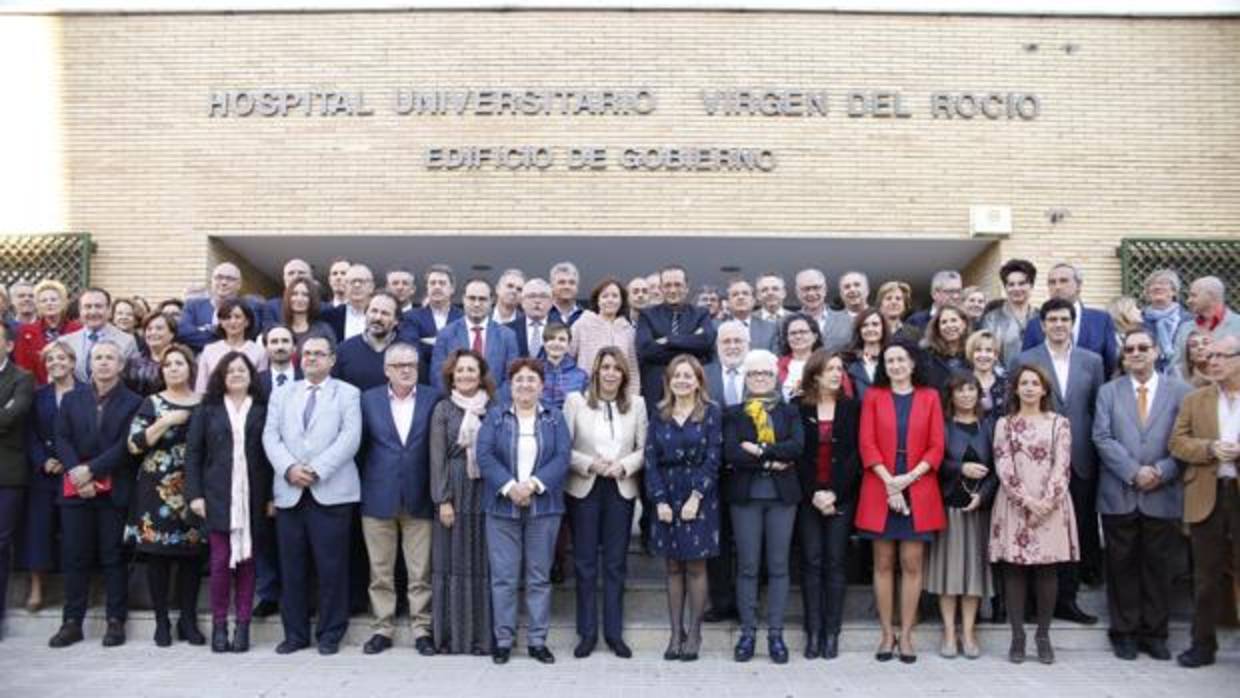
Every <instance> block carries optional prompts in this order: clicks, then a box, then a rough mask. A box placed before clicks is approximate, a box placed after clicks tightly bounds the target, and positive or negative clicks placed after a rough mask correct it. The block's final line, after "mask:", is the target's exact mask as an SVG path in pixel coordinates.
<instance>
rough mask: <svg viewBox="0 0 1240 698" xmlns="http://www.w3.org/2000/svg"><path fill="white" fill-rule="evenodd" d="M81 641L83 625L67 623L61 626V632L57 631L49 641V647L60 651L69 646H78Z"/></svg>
mask: <svg viewBox="0 0 1240 698" xmlns="http://www.w3.org/2000/svg"><path fill="white" fill-rule="evenodd" d="M81 641H82V624H81V623H74V622H73V621H65V623H63V624H62V625H61V626H60V630H57V631H56V634H55V635H53V636H52V638H51V639H50V640H48V641H47V646H48V647H52V648H56V649H59V648H61V647H68V646H69V645H76V644H77V643H79V642H81Z"/></svg>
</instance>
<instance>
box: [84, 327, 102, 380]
mask: <svg viewBox="0 0 1240 698" xmlns="http://www.w3.org/2000/svg"><path fill="white" fill-rule="evenodd" d="M98 341H99V331H98V330H91V331H90V332H87V333H86V375H87V376H90V373H91V366H90V353H91V352H92V351H94V349H95V343H96V342H98Z"/></svg>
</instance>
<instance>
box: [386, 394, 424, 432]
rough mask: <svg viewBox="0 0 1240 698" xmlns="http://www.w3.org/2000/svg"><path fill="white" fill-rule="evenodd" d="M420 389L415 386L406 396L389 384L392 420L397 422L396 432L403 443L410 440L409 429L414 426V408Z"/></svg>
mask: <svg viewBox="0 0 1240 698" xmlns="http://www.w3.org/2000/svg"><path fill="white" fill-rule="evenodd" d="M417 397H418V390H417V388H416V387H415V388H414V389H413V390H410V391H409V395H408V396H406V397H403V398H402V397H399V396H397V395H396V393H395V392H393V391H392V386H391V385H388V404H389V405H391V406H392V421H393V422H395V424H396V433H397V434H398V435H400V443H401V445H402V446H403V445H405V444H406V443H408V442H409V430H410V429H412V428H413V408H414V405H415V403H416V401H417Z"/></svg>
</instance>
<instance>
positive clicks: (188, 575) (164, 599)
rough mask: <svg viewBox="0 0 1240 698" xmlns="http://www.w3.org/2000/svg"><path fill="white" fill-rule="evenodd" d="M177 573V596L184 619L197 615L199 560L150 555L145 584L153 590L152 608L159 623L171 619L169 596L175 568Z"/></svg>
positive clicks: (147, 562)
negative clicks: (169, 614) (169, 615)
mask: <svg viewBox="0 0 1240 698" xmlns="http://www.w3.org/2000/svg"><path fill="white" fill-rule="evenodd" d="M174 567H175V568H176V570H177V592H178V594H177V596H178V597H179V601H178V605H179V608H180V611H181V617H182V618H193V617H195V616H196V615H197V613H198V587H199V585H200V584H201V582H202V579H201V577H200V576H199V570H200V569H201V564H200V560H199V559H198V558H196V557H170V556H160V557H157V556H154V555H152V556H150V557H148V558H147V560H146V581H147V584H148V585H149V586H150V587H151V606H152V607H154V609H155V618H156V619H157V620H162V619H166V618H167V617H168V594H169V589H170V587H171V586H172V569H173V568H174Z"/></svg>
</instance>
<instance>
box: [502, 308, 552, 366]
mask: <svg viewBox="0 0 1240 698" xmlns="http://www.w3.org/2000/svg"><path fill="white" fill-rule="evenodd" d="M549 320H550V318H546V319H544V320H543V328H546V327H547V322H548V321H549ZM504 327H507V328H508V329H510V330H512V333H513V334H514V335H516V337H517V353H518V354H520V355H521V356H522V357H523V358H526V357H529V355H530V336H529V335H530V328H529V326H528V325H526V324H525V313H517V317H516V318H514V319H513V320H511V321H510V322H505V323H504ZM546 355H547V353H546V352H545V351H541V350H540V351H539V352H538V356H537V357H535V358H545V357H546Z"/></svg>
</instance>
